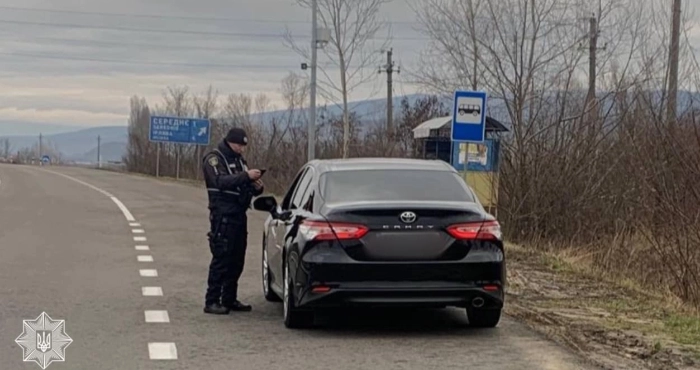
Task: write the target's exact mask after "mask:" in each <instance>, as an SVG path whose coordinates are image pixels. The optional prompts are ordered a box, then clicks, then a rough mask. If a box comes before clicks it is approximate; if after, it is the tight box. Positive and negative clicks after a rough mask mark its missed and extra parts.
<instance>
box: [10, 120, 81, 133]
mask: <svg viewBox="0 0 700 370" xmlns="http://www.w3.org/2000/svg"><path fill="white" fill-rule="evenodd" d="M81 128H84V127H81V126H75V125H59V124H49V123H38V122H15V121H7V120H2V119H0V136H21V135H32V136H33V135H35V134H36V136H37V137H38V136H39V133H40V132H42V133H44V135H53V134H60V133H64V132H72V131H77V130H80V129H81Z"/></svg>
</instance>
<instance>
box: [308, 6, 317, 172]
mask: <svg viewBox="0 0 700 370" xmlns="http://www.w3.org/2000/svg"><path fill="white" fill-rule="evenodd" d="M311 4H312V6H311V12H312V14H311V96H310V105H311V107H310V108H311V109H310V111H311V113H310V114H311V117H309V124H308V135H309V140H308V143H309V147H308V149H307V157H308V160H309V161H311V160H313V159H314V158H315V156H316V153H315V150H316V137H315V135H316V61H317V56H318V49H317V45H316V44H317V42H316V40H317V37H318V35H317V24H318V20H317V13H318V0H313V1H312V2H311Z"/></svg>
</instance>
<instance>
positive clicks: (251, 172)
mask: <svg viewBox="0 0 700 370" xmlns="http://www.w3.org/2000/svg"><path fill="white" fill-rule="evenodd" d="M260 176H262V173H260V170H248V177H250V179H251V180H253V181H257V180H258V179H259V178H260Z"/></svg>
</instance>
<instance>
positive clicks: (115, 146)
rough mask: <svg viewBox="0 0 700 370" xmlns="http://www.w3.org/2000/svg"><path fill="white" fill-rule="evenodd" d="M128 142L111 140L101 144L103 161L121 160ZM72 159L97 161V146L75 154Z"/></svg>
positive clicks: (89, 161) (85, 161)
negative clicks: (80, 154) (79, 154)
mask: <svg viewBox="0 0 700 370" xmlns="http://www.w3.org/2000/svg"><path fill="white" fill-rule="evenodd" d="M126 146H127V143H126V142H110V143H102V144H100V157H101V158H102V162H103V163H104V162H121V161H122V156H123V155H124V153H126ZM71 160H73V161H75V162H83V163H95V162H97V148H96V147H95V148H93V149H92V150H90V151H89V152H87V153H84V154H83V155H82V156H73V157H72V158H71Z"/></svg>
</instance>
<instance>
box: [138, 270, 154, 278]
mask: <svg viewBox="0 0 700 370" xmlns="http://www.w3.org/2000/svg"><path fill="white" fill-rule="evenodd" d="M139 275H141V277H158V270H139Z"/></svg>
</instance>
